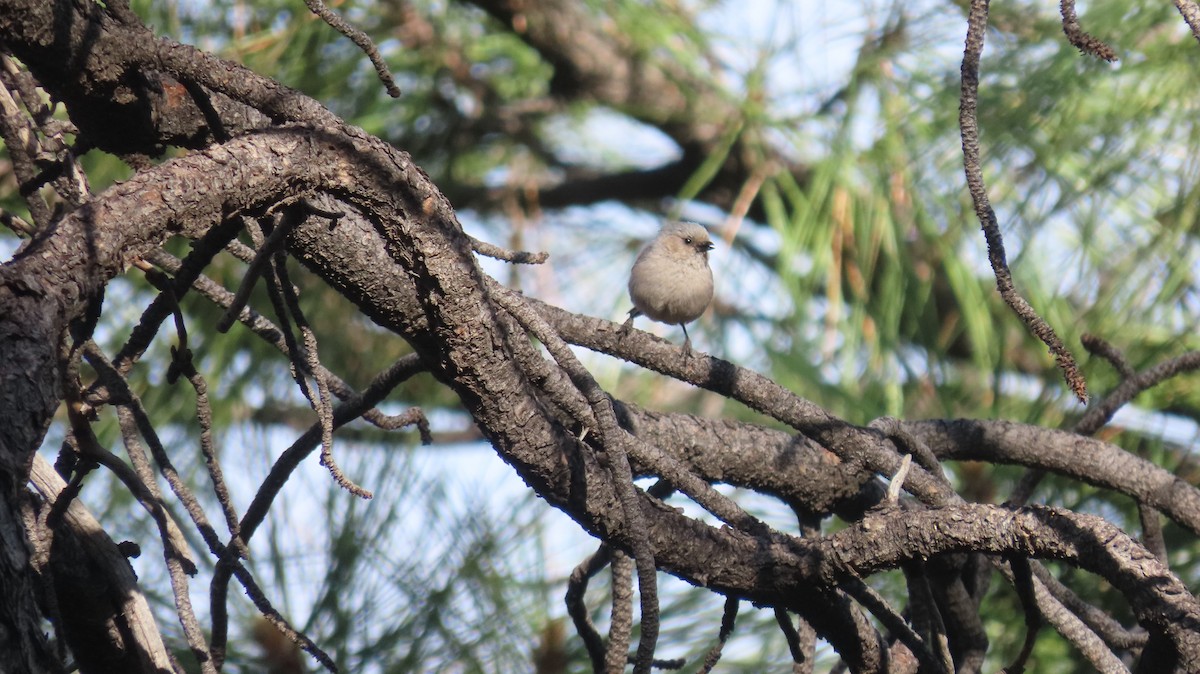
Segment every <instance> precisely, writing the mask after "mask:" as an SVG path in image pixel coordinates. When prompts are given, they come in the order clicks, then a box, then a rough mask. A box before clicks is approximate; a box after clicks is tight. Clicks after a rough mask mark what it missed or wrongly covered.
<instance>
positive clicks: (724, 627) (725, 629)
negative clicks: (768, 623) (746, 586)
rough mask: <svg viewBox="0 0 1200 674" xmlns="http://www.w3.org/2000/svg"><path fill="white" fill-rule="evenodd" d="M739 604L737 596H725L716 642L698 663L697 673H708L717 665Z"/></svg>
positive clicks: (734, 620)
mask: <svg viewBox="0 0 1200 674" xmlns="http://www.w3.org/2000/svg"><path fill="white" fill-rule="evenodd" d="M739 604H741V602H739V601H738V599H737V597H726V598H725V610H724V612H723V613H722V614H721V629H720V630H718V631H717V643H716V645H715V646H713V647H712V648H711V649H710V650H709V651H708V655H705V656H704V663H703V664H701V665H700V669H699V670H697V674H708V673H709V672H711V671H712V669H713V667H716V666H717V661H718V660H720V659H721V651H722V649H724V648H725V642H726V641H729V636H730V635H731V634H733V626H734V623H735V622H736V621H737V614H738V605H739Z"/></svg>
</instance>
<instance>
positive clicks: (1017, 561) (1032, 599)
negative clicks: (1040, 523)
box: [1004, 555, 1042, 674]
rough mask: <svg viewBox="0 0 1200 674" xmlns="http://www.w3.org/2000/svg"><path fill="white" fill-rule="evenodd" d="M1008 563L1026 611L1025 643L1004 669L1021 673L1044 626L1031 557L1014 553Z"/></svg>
mask: <svg viewBox="0 0 1200 674" xmlns="http://www.w3.org/2000/svg"><path fill="white" fill-rule="evenodd" d="M1008 565H1009V567H1010V568H1011V569H1012V572H1013V587H1014V588H1016V590H1017V597H1019V598H1020V600H1021V608H1022V609H1024V613H1025V643H1024V644H1023V645H1022V646H1021V652H1020V653H1018V654H1017V658H1016V660H1014V661H1013V663H1012V664H1011V665H1009V666H1008V667H1006V668H1005V669H1004V671H1005V672H1006V673H1007V674H1021V672H1024V671H1025V664H1026V663H1027V662H1029V656H1031V655H1033V646H1034V644H1036V643H1037V633H1038V630H1040V629H1041V627H1042V614H1041V611H1040V610H1039V609H1038V604H1037V599H1036V596H1035V592H1034V589H1033V571H1032V570H1031V568H1030V564H1029V559H1028V558H1025V557H1020V556H1016V555H1012V556H1010V557H1009V558H1008Z"/></svg>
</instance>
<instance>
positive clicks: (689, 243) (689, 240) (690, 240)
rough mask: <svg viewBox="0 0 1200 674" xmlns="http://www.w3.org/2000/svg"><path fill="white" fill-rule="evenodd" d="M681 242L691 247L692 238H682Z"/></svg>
mask: <svg viewBox="0 0 1200 674" xmlns="http://www.w3.org/2000/svg"><path fill="white" fill-rule="evenodd" d="M683 242H684V243H686V244H687V245H689V246H690V245H692V237H690V236H686V237H684V238H683Z"/></svg>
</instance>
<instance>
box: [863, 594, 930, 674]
mask: <svg viewBox="0 0 1200 674" xmlns="http://www.w3.org/2000/svg"><path fill="white" fill-rule="evenodd" d="M841 587H842V589H843V590H845V592H846V594H848V595H850V596H851V597H854V600H855V601H857V602H858V603H859V604H862V605H863V607H864V608H866V609H867V610H868V611H870V612H871V615H873V616H875V617H876V618H877V619H878V620H879V622H880V623H881V624H882V625H883V626H884V627H886V628H887V630H888V632H889V633H891V635H892V637H893V638H895V639H899V640H900V642H901V643H903V644H904V645H905V646H907V647H908V650H910V651H912V653H913V655H915V656H917V660H918V661H919V662H920V663H921V667H922V668H923V669H928V670H929V671H931V672H936V671H941V670H940V667H941V665H942V662H941V659H940V658H937V657H934V655H933V651H931V650H929V645H928V644H926V643H925V640H924V639H922V638H921V635H919V634H917V633H916V632H915V631H913V628H912V626H910V625H909V624H908V622H907V621H905V620H904V618H902V617H901V616H900V613H899V612H897V611H896V609H894V608H892V606H891V605H890V604H888V603H887V600H886V599H884V598H883V596H882V595H880V594H879V593H878V592H877V591H875V589H874V588H872V587H871V586H870V585H867V584H866V583H864V582H863V581H862V580H861V579H859V578H851V579H849V580H846V581H844V582H843V583H841ZM945 674H950V672H946V673H945Z"/></svg>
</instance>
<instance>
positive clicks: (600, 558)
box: [566, 543, 624, 672]
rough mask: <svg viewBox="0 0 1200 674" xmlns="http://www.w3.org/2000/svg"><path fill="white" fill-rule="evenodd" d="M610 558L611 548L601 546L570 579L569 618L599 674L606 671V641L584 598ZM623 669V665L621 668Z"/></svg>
mask: <svg viewBox="0 0 1200 674" xmlns="http://www.w3.org/2000/svg"><path fill="white" fill-rule="evenodd" d="M611 559H612V553H611V548H609V547H608V546H607V545H605V544H604V543H601V544H600V547H599V548H597V549H596V552H594V553H592V554H591V555H590V556H589V557H588V558H587V559H585V560H583V561H582V562H580V563H579V565H578V566H576V567H575V569H574V570H572V571H571V575H570V577H569V578H568V579H567V596H566V603H567V615H569V616H571V621H572V622H574V623H575V631H576V632H577V633H578V634H579V637H580V638H581V639H583V645H584V647H585V648H586V649H587V652H588V657H590V658H591V660H592V670H593V671H596V672H602V671H604V660H605V652H604V638H603V637H601V636H600V632H599V631H598V630H597V629H596V626H595V625H594V624H592V616H591V614H590V613H589V612H588V609H587V604H585V603H584V601H583V598H584V595H585V594H586V593H587V587H588V581H589V580H591V578H592V576H595V575H596V574H597V573H600V570H601V569H603V568H604V567H605V566H608V563H609V561H610V560H611ZM622 669H624V666H622Z"/></svg>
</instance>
